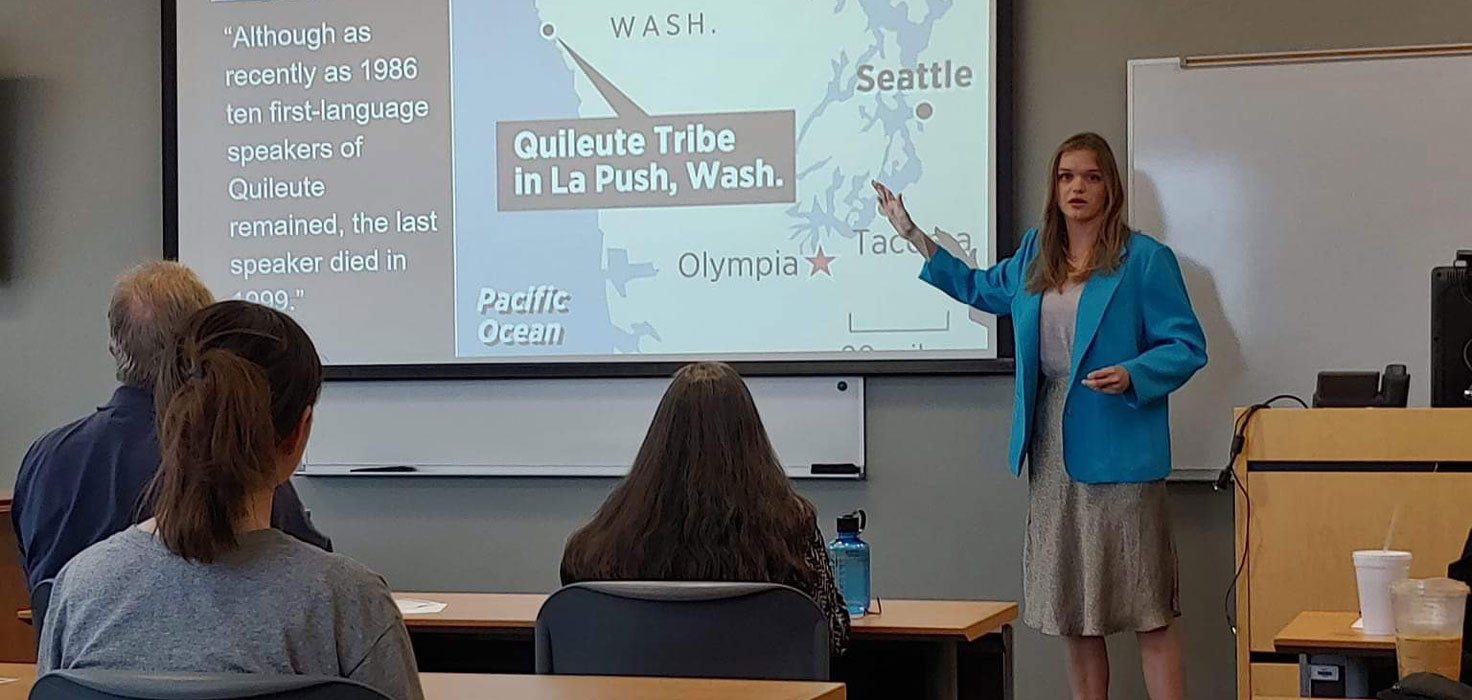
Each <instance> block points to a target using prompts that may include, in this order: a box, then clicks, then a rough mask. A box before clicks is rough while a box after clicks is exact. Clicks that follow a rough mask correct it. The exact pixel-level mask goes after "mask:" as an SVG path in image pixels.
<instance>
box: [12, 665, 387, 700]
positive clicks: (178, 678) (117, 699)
mask: <svg viewBox="0 0 1472 700" xmlns="http://www.w3.org/2000/svg"><path fill="white" fill-rule="evenodd" d="M253 698H260V699H261V700H267V699H270V700H387V698H385V697H384V695H383V694H382V693H380V692H378V691H377V690H374V689H373V688H370V687H368V686H366V685H363V684H362V683H359V682H357V681H351V680H348V679H346V678H338V677H336V676H290V675H275V674H256V673H146V672H139V671H104V670H102V669H81V670H70V671H52V672H51V673H48V674H46V675H44V676H41V677H40V678H39V679H37V680H36V685H35V686H34V687H32V688H31V695H30V700H246V699H253Z"/></svg>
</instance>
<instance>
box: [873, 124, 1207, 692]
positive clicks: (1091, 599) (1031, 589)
mask: <svg viewBox="0 0 1472 700" xmlns="http://www.w3.org/2000/svg"><path fill="white" fill-rule="evenodd" d="M1049 175H1050V177H1051V178H1052V180H1053V184H1052V185H1051V186H1050V187H1049V188H1048V204H1047V207H1046V208H1045V209H1044V211H1043V223H1042V226H1041V228H1038V229H1033V230H1031V231H1028V232H1027V234H1026V235H1025V236H1023V238H1022V244H1021V245H1019V246H1018V247H1017V251H1016V252H1015V253H1014V254H1013V255H1012V257H1010V258H1008V259H1006V260H1003V261H1001V262H999V263H997V264H996V265H995V266H993V267H990V268H987V269H985V270H975V269H972V268H970V267H969V266H967V265H966V263H964V262H962V261H961V260H960V259H958V258H957V257H955V256H954V255H951V254H950V253H949V252H947V251H946V250H944V249H943V248H941V247H940V246H938V245H937V244H936V242H935V241H934V240H932V239H931V238H930V237H929V236H927V235H926V234H925V232H924V231H923V230H921V229H920V227H919V226H916V225H915V222H914V221H913V220H912V219H911V218H910V214H909V212H907V211H906V210H905V206H904V202H903V201H902V200H901V199H900V198H899V197H898V196H896V195H895V194H894V193H893V192H891V191H889V189H888V188H886V187H884V186H883V185H881V184H879V183H877V182H876V183H874V189H875V191H876V192H878V195H879V208H880V210H881V212H882V213H883V214H884V215H885V216H886V218H888V219H889V222H890V224H891V225H892V226H894V229H895V231H896V232H898V233H899V234H900V235H901V236H904V237H905V238H906V239H907V240H908V241H909V242H910V243H911V244H913V245H914V246H915V247H916V248H918V249H919V250H920V252H921V254H922V255H924V256H925V258H926V263H925V266H924V267H923V268H922V270H921V273H920V277H921V279H923V280H925V281H926V282H929V283H930V284H932V285H934V286H936V287H937V288H939V289H941V290H942V291H944V292H945V293H947V294H949V295H951V296H952V297H954V298H955V299H957V300H958V301H961V302H962V303H965V304H968V305H970V306H973V307H976V308H978V309H981V310H982V311H986V312H988V313H993V314H998V315H1010V316H1011V317H1012V324H1013V328H1014V329H1015V334H1016V367H1017V394H1016V399H1015V401H1014V407H1013V415H1012V437H1011V445H1010V448H1009V454H1008V463H1009V465H1010V467H1011V469H1012V473H1013V474H1018V473H1020V471H1021V468H1022V460H1023V457H1024V456H1026V458H1027V465H1028V484H1029V501H1028V520H1027V542H1026V545H1025V547H1024V549H1023V597H1024V601H1025V603H1026V606H1025V611H1024V615H1023V620H1024V622H1026V623H1027V624H1028V625H1029V626H1031V627H1033V628H1036V629H1038V630H1040V631H1041V632H1043V633H1044V634H1050V635H1056V636H1061V637H1064V638H1065V640H1066V647H1067V651H1068V667H1069V672H1070V673H1069V675H1070V681H1071V684H1072V686H1073V694H1074V697H1075V698H1077V699H1079V700H1097V699H1102V698H1107V697H1108V696H1109V657H1108V651H1107V648H1106V646H1105V643H1104V638H1105V637H1106V636H1108V635H1110V634H1114V633H1117V632H1134V633H1135V634H1136V636H1137V637H1138V639H1139V642H1140V652H1141V658H1142V661H1143V665H1144V671H1145V682H1146V686H1147V687H1148V689H1149V692H1150V697H1151V698H1152V699H1153V700H1179V698H1181V697H1182V695H1183V694H1184V688H1185V681H1184V679H1183V677H1182V673H1181V649H1180V640H1179V638H1178V636H1177V634H1176V628H1175V624H1174V622H1175V618H1176V617H1177V616H1179V615H1180V605H1179V601H1178V595H1177V585H1178V581H1177V571H1176V555H1175V549H1174V546H1173V544H1172V541H1171V534H1170V518H1169V514H1168V512H1167V510H1166V498H1165V482H1164V479H1165V477H1166V475H1167V474H1169V473H1170V469H1171V462H1170V426H1169V405H1168V402H1167V397H1168V396H1169V395H1170V393H1171V392H1173V391H1175V390H1176V389H1178V388H1180V387H1181V385H1183V384H1185V383H1186V380H1188V379H1190V378H1191V375H1193V374H1195V373H1196V371H1197V370H1199V369H1200V368H1201V367H1202V366H1203V365H1205V364H1206V337H1205V336H1204V335H1203V333H1202V331H1201V324H1200V323H1199V322H1197V320H1196V314H1195V312H1194V311H1192V309H1191V301H1190V299H1189V298H1188V297H1187V295H1186V286H1185V283H1184V282H1183V281H1182V279H1181V270H1180V266H1179V265H1178V264H1177V262H1176V257H1175V254H1173V253H1172V252H1171V250H1170V248H1168V247H1166V246H1165V245H1163V244H1161V243H1160V242H1158V241H1156V240H1155V239H1153V238H1150V237H1149V236H1146V235H1144V234H1142V233H1139V232H1136V231H1133V230H1131V229H1130V227H1129V225H1128V224H1127V223H1126V222H1125V219H1124V212H1125V194H1124V186H1123V184H1122V183H1121V181H1120V177H1119V168H1118V167H1117V166H1116V165H1115V161H1114V154H1113V152H1112V151H1111V150H1110V149H1109V144H1108V143H1107V142H1105V140H1104V139H1103V138H1102V137H1100V136H1099V135H1097V134H1092V133H1085V134H1078V135H1076V136H1073V137H1071V138H1069V139H1068V140H1066V141H1064V142H1063V144H1062V145H1060V146H1059V147H1058V150H1057V151H1055V152H1054V154H1053V162H1052V166H1051V168H1050V169H1049Z"/></svg>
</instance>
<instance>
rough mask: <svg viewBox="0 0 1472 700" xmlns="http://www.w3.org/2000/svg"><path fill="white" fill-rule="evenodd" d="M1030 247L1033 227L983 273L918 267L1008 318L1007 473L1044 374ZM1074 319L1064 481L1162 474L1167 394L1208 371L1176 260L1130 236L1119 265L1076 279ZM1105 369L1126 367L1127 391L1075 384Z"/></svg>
mask: <svg viewBox="0 0 1472 700" xmlns="http://www.w3.org/2000/svg"><path fill="white" fill-rule="evenodd" d="M1037 251H1038V233H1037V230H1036V229H1033V230H1030V231H1028V232H1027V234H1026V235H1024V236H1023V238H1022V245H1020V246H1018V248H1017V252H1016V253H1015V254H1014V255H1013V256H1012V257H1010V258H1008V259H1006V260H1003V261H1001V262H999V263H997V264H996V265H994V266H992V267H990V268H987V269H985V270H976V269H972V268H971V267H970V266H969V265H967V264H966V263H965V262H962V261H961V260H959V259H957V258H956V257H955V256H953V255H951V254H950V253H948V252H946V251H945V250H944V249H938V250H936V252H935V255H934V256H932V257H931V258H930V260H929V261H927V262H926V263H925V267H923V268H922V269H921V270H920V279H922V280H925V281H926V282H929V283H930V284H932V285H934V286H935V287H936V288H938V289H940V290H941V291H943V292H945V293H946V294H949V295H951V296H952V297H954V298H955V299H956V300H957V301H960V302H961V303H963V304H968V305H970V306H974V307H976V308H978V309H981V310H982V311H985V312H987V313H991V314H996V315H998V316H1007V315H1011V317H1012V328H1013V330H1014V334H1015V337H1016V342H1015V347H1016V365H1017V390H1016V396H1015V398H1014V403H1013V409H1012V437H1011V440H1010V442H1009V444H1008V446H1007V461H1008V464H1009V465H1010V467H1011V469H1012V473H1013V474H1020V473H1021V472H1022V458H1023V456H1024V455H1026V454H1027V445H1028V440H1029V439H1030V438H1031V436H1032V434H1033V420H1034V416H1033V413H1034V411H1035V407H1036V405H1037V397H1038V384H1039V382H1040V381H1041V377H1042V375H1041V373H1040V369H1039V364H1040V359H1039V355H1038V344H1039V340H1038V325H1039V324H1038V314H1039V311H1040V310H1041V308H1042V295H1041V294H1034V293H1032V292H1029V291H1027V288H1026V277H1027V267H1028V263H1030V262H1031V261H1032V259H1033V257H1034V256H1035V255H1037ZM1076 323H1077V324H1078V325H1077V326H1076V327H1075V329H1074V337H1073V363H1072V368H1071V370H1070V373H1069V380H1068V396H1067V398H1066V400H1065V404H1064V411H1063V464H1064V466H1065V467H1067V469H1068V475H1069V476H1070V477H1072V478H1073V479H1074V480H1075V481H1079V482H1083V483H1086V484H1110V483H1135V482H1144V481H1155V480H1158V479H1163V478H1165V477H1166V475H1167V474H1169V473H1170V467H1171V463H1170V406H1169V403H1168V401H1167V397H1168V396H1169V395H1170V393H1171V392H1172V391H1175V390H1176V389H1178V388H1180V386H1181V385H1182V384H1185V383H1186V380H1187V379H1190V378H1191V375H1193V374H1195V373H1196V371H1197V370H1199V369H1201V368H1202V367H1203V366H1205V365H1206V335H1205V334H1204V333H1202V331H1201V323H1200V322H1199V321H1197V320H1196V313H1195V312H1194V311H1192V310H1191V300H1190V298H1189V297H1188V296H1187V295H1186V285H1185V282H1184V281H1183V280H1182V279H1181V268H1180V265H1179V263H1177V262H1176V256H1175V254H1174V253H1172V252H1171V250H1170V248H1168V247H1166V246H1165V244H1163V243H1160V242H1159V241H1156V240H1155V239H1153V238H1151V237H1149V236H1146V235H1145V234H1143V233H1134V234H1131V235H1130V237H1129V239H1128V240H1127V241H1126V243H1125V249H1124V252H1123V256H1122V262H1121V264H1120V266H1119V268H1118V269H1116V270H1115V271H1114V272H1111V273H1107V274H1104V273H1096V274H1094V275H1093V276H1091V277H1089V279H1088V281H1087V282H1085V283H1084V289H1083V292H1081V294H1080V297H1079V300H1078V320H1077V321H1076ZM1113 365H1122V366H1123V367H1124V368H1125V369H1126V370H1129V373H1130V388H1129V390H1128V391H1126V392H1124V393H1123V394H1104V393H1101V392H1097V391H1094V390H1093V389H1090V388H1088V387H1086V386H1084V385H1083V384H1082V381H1083V378H1084V377H1085V376H1088V374H1089V372H1092V371H1094V370H1096V369H1102V368H1104V367H1110V366H1113Z"/></svg>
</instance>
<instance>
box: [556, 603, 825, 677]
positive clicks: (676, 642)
mask: <svg viewBox="0 0 1472 700" xmlns="http://www.w3.org/2000/svg"><path fill="white" fill-rule="evenodd" d="M536 640H537V673H556V674H577V675H605V676H680V677H687V678H751V679H772V680H828V620H827V618H825V617H824V615H823V611H822V610H821V609H819V608H818V605H817V604H816V603H814V602H813V600H812V599H811V598H809V597H807V596H806V595H804V594H803V593H802V592H800V591H798V590H796V589H794V588H790V587H788V586H783V585H780V584H775V583H704V582H687V581H680V582H650V581H620V582H597V583H579V584H573V585H571V586H567V587H566V588H563V589H562V590H559V591H557V592H556V593H553V594H552V595H551V596H550V597H549V598H548V599H547V602H546V603H545V604H543V605H542V609H541V611H540V612H539V613H538V614H537V628H536Z"/></svg>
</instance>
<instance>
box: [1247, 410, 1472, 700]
mask: <svg viewBox="0 0 1472 700" xmlns="http://www.w3.org/2000/svg"><path fill="white" fill-rule="evenodd" d="M1240 414H1241V409H1238V415H1239V416H1240ZM1234 467H1235V469H1236V471H1237V476H1238V478H1239V479H1240V480H1241V483H1242V486H1243V487H1244V488H1245V489H1246V491H1247V496H1248V497H1247V498H1244V497H1243V494H1242V491H1241V490H1240V489H1239V490H1238V491H1237V517H1236V522H1237V557H1238V561H1241V557H1242V553H1243V550H1244V548H1245V549H1246V550H1247V553H1248V557H1247V562H1246V568H1245V569H1244V570H1243V573H1242V579H1241V580H1240V581H1239V582H1238V587H1237V626H1238V633H1237V697H1238V698H1239V700H1249V698H1251V697H1252V696H1254V695H1282V696H1296V695H1297V694H1298V690H1299V685H1298V665H1297V659H1296V658H1292V657H1287V656H1283V655H1279V654H1277V653H1275V651H1274V647H1273V638H1274V636H1276V635H1277V634H1278V631H1279V630H1281V629H1283V627H1284V626H1286V625H1287V624H1288V623H1289V622H1291V621H1292V620H1293V618H1294V617H1296V616H1297V615H1298V613H1300V612H1304V611H1309V610H1346V611H1348V610H1358V609H1359V596H1358V592H1357V590H1356V588H1355V575H1354V563H1353V562H1352V561H1351V555H1350V553H1351V552H1353V551H1354V550H1357V549H1378V548H1379V547H1380V546H1381V544H1382V543H1383V541H1384V539H1385V534H1386V529H1387V527H1388V526H1389V524H1390V519H1391V515H1392V513H1394V512H1395V510H1396V507H1397V505H1399V506H1400V516H1399V519H1398V521H1397V525H1396V529H1395V536H1394V539H1393V540H1392V542H1391V548H1392V549H1404V550H1409V551H1410V552H1411V553H1412V554H1413V556H1414V557H1415V558H1414V561H1413V563H1412V566H1411V575H1412V576H1413V577H1416V578H1422V577H1432V576H1445V575H1446V568H1447V564H1450V563H1451V562H1452V561H1453V560H1455V559H1457V558H1458V557H1460V556H1461V552H1462V545H1463V543H1464V542H1465V541H1466V539H1467V533H1468V529H1469V528H1472V409H1455V408H1447V409H1442V408H1398V409H1396V408H1391V409H1369V408H1351V409H1331V408H1316V409H1299V408H1273V409H1265V410H1261V411H1258V412H1257V413H1256V414H1255V415H1254V416H1253V417H1252V419H1251V421H1250V423H1249V425H1248V426H1247V429H1246V442H1245V445H1244V447H1243V450H1242V455H1241V456H1240V457H1239V458H1238V461H1237V463H1236V464H1235V465H1234Z"/></svg>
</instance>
